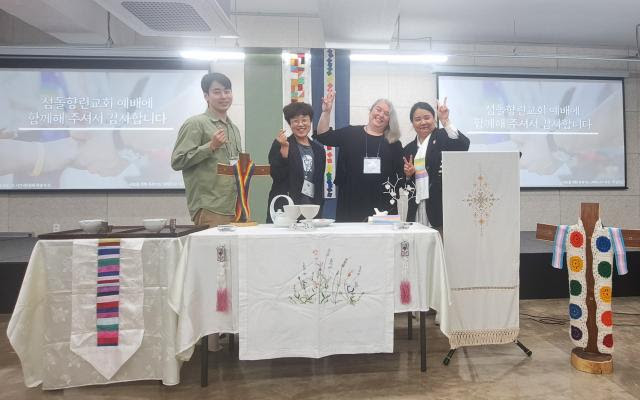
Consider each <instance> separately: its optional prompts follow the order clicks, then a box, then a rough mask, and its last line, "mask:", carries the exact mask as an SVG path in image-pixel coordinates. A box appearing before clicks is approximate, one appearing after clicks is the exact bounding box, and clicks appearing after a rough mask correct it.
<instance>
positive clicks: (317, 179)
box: [267, 102, 325, 223]
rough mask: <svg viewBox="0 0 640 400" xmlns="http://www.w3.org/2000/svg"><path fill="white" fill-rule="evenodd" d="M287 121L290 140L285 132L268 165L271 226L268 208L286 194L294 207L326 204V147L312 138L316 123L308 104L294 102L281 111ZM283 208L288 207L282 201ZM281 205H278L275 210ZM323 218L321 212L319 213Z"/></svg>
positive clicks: (278, 141)
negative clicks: (324, 179) (324, 191)
mask: <svg viewBox="0 0 640 400" xmlns="http://www.w3.org/2000/svg"><path fill="white" fill-rule="evenodd" d="M282 112H283V113H284V119H285V120H286V121H287V123H288V124H289V126H290V127H291V132H292V133H293V134H292V135H291V136H289V137H288V138H287V135H286V134H285V131H284V130H280V132H278V136H277V137H276V139H275V140H274V141H273V144H272V145H271V150H270V151H269V164H270V165H271V178H273V185H271V191H270V192H269V201H268V203H267V222H268V223H271V222H273V221H271V215H270V213H269V210H268V208H269V205H270V204H271V199H273V198H274V197H276V196H277V195H279V194H286V195H288V196H289V197H291V199H292V200H293V202H294V203H295V204H318V205H319V206H320V208H321V209H322V203H323V201H324V196H323V195H324V193H323V188H324V186H323V185H324V181H323V176H324V168H325V151H324V147H323V146H322V145H321V144H320V143H318V142H316V141H314V140H312V139H311V138H310V137H309V132H310V131H311V123H312V121H313V108H311V106H310V105H309V104H307V103H302V102H299V103H298V102H295V103H291V104H288V105H287V106H285V107H284V108H283V109H282ZM279 200H280V199H279ZM282 204H286V202H285V201H284V200H283V202H282ZM279 205H280V204H279V203H278V201H276V205H275V206H276V209H278V208H279V207H278V206H279ZM318 215H322V210H321V211H319V212H318Z"/></svg>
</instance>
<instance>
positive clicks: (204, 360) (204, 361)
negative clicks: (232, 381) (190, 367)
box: [200, 335, 209, 387]
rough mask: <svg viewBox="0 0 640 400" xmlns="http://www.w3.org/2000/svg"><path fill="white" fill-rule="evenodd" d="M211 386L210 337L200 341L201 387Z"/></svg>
mask: <svg viewBox="0 0 640 400" xmlns="http://www.w3.org/2000/svg"><path fill="white" fill-rule="evenodd" d="M208 385H209V336H207V335H204V336H203V337H202V339H200V386H202V387H206V386H208Z"/></svg>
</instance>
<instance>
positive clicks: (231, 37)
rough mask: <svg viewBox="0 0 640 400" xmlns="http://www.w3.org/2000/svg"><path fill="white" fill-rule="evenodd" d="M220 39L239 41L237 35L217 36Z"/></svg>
mask: <svg viewBox="0 0 640 400" xmlns="http://www.w3.org/2000/svg"><path fill="white" fill-rule="evenodd" d="M219 38H220V39H240V36H238V35H221V36H219Z"/></svg>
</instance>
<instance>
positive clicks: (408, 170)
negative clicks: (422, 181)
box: [403, 155, 416, 177]
mask: <svg viewBox="0 0 640 400" xmlns="http://www.w3.org/2000/svg"><path fill="white" fill-rule="evenodd" d="M403 160H404V175H405V176H406V177H410V176H413V175H414V174H415V173H416V167H415V166H414V165H413V155H411V156H409V159H408V160H407V157H403Z"/></svg>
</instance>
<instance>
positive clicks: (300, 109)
mask: <svg viewBox="0 0 640 400" xmlns="http://www.w3.org/2000/svg"><path fill="white" fill-rule="evenodd" d="M282 113H283V114H284V119H285V120H286V121H287V124H289V125H291V119H292V118H295V117H297V116H300V115H308V116H309V119H310V120H312V121H313V108H312V107H311V105H309V104H307V103H303V102H297V101H295V102H293V103H289V104H287V105H286V106H284V108H283V109H282Z"/></svg>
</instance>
